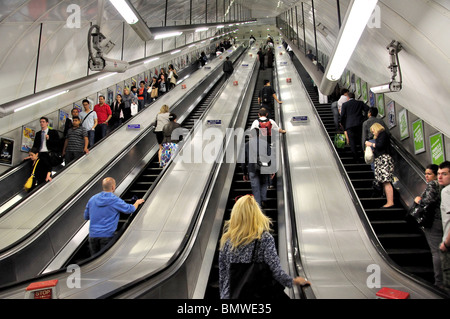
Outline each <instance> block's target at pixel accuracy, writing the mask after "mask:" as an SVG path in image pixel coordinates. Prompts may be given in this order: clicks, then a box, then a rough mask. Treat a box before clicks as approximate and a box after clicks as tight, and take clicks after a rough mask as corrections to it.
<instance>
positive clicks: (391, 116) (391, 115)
mask: <svg viewBox="0 0 450 319" xmlns="http://www.w3.org/2000/svg"><path fill="white" fill-rule="evenodd" d="M387 113H388V127H389V128H390V129H391V128H393V127H394V126H396V125H397V122H396V121H395V102H394V101H390V102H389V103H388V104H387Z"/></svg>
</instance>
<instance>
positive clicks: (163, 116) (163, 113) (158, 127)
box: [151, 104, 170, 163]
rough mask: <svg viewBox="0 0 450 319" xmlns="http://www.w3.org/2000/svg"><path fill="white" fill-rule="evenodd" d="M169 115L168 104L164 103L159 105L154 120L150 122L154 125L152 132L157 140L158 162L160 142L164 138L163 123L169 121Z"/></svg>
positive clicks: (160, 150) (160, 148)
mask: <svg viewBox="0 0 450 319" xmlns="http://www.w3.org/2000/svg"><path fill="white" fill-rule="evenodd" d="M169 116H170V113H169V106H168V105H166V104H164V105H163V106H161V109H160V110H159V113H158V114H156V119H155V121H154V122H153V123H152V124H151V125H152V126H155V130H154V133H155V134H156V140H157V141H158V144H159V151H158V159H159V162H160V163H161V152H162V142H163V139H164V133H163V128H164V125H166V124H167V123H169V122H170V120H169Z"/></svg>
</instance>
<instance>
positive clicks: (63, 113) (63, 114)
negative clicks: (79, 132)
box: [58, 110, 69, 132]
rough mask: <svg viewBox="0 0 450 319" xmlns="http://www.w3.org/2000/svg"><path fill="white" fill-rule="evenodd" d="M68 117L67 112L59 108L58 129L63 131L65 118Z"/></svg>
mask: <svg viewBox="0 0 450 319" xmlns="http://www.w3.org/2000/svg"><path fill="white" fill-rule="evenodd" d="M68 118H69V113H67V112H66V111H64V110H59V117H58V119H59V122H58V131H61V132H64V127H65V125H66V120H67V119H68Z"/></svg>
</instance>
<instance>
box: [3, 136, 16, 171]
mask: <svg viewBox="0 0 450 319" xmlns="http://www.w3.org/2000/svg"><path fill="white" fill-rule="evenodd" d="M0 150H1V151H0V164H2V165H8V166H12V159H13V150H14V140H12V139H9V138H5V137H1V138H0Z"/></svg>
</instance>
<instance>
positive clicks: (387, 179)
mask: <svg viewBox="0 0 450 319" xmlns="http://www.w3.org/2000/svg"><path fill="white" fill-rule="evenodd" d="M370 131H371V132H372V133H373V137H374V139H375V142H369V141H366V146H370V147H372V148H373V155H374V172H375V181H376V182H377V183H378V184H382V185H383V189H384V193H385V195H386V200H387V203H386V204H385V205H383V207H382V208H390V207H393V206H394V188H393V187H392V184H391V183H392V182H393V181H394V160H393V159H392V157H391V155H390V154H389V149H390V138H389V135H388V134H387V133H386V132H385V130H384V127H383V125H381V124H380V123H374V124H373V125H372V126H371V127H370Z"/></svg>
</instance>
